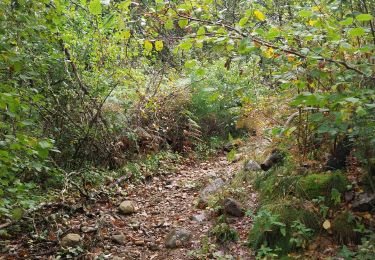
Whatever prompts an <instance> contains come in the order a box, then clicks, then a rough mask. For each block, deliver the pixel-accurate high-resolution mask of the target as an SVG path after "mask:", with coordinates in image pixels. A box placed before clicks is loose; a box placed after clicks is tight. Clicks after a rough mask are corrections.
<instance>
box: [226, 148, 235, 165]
mask: <svg viewBox="0 0 375 260" xmlns="http://www.w3.org/2000/svg"><path fill="white" fill-rule="evenodd" d="M235 156H236V151H235V150H234V149H232V150H231V151H230V152H229V153H228V154H227V160H228V162H232V161H233V160H234V157H235Z"/></svg>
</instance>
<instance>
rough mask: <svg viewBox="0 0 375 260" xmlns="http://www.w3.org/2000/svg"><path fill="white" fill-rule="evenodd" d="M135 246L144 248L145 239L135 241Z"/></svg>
mask: <svg viewBox="0 0 375 260" xmlns="http://www.w3.org/2000/svg"><path fill="white" fill-rule="evenodd" d="M134 244H135V245H136V246H143V245H144V244H145V241H144V240H143V239H139V240H135V241H134Z"/></svg>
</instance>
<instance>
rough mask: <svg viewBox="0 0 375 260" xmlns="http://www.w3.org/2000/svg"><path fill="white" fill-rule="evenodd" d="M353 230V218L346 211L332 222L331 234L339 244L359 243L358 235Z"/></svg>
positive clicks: (354, 226)
mask: <svg viewBox="0 0 375 260" xmlns="http://www.w3.org/2000/svg"><path fill="white" fill-rule="evenodd" d="M355 228H356V222H355V217H354V216H353V215H352V214H351V213H350V212H348V211H345V212H342V213H340V214H339V215H337V216H336V217H335V218H334V220H333V221H332V231H333V234H334V236H335V239H336V240H337V241H338V242H339V243H341V244H351V243H359V242H360V234H359V233H358V232H356V231H354V229H355Z"/></svg>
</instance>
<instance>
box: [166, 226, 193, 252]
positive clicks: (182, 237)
mask: <svg viewBox="0 0 375 260" xmlns="http://www.w3.org/2000/svg"><path fill="white" fill-rule="evenodd" d="M190 238H191V233H190V232H189V231H187V230H186V229H183V228H177V229H174V230H172V231H171V232H169V234H168V235H167V237H166V239H165V246H166V247H167V248H177V247H184V246H186V245H188V244H189V242H190Z"/></svg>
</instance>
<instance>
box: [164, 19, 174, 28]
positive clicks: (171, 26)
mask: <svg viewBox="0 0 375 260" xmlns="http://www.w3.org/2000/svg"><path fill="white" fill-rule="evenodd" d="M164 28H165V29H167V30H172V29H173V28H174V24H173V20H172V19H169V20H168V21H167V22H166V23H165V24H164Z"/></svg>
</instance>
